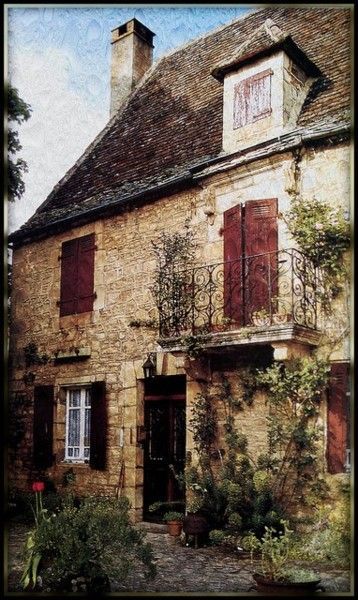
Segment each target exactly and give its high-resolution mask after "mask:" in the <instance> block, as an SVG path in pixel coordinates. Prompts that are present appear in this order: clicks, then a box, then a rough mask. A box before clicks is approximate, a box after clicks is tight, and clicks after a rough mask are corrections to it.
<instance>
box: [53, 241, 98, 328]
mask: <svg viewBox="0 0 358 600" xmlns="http://www.w3.org/2000/svg"><path fill="white" fill-rule="evenodd" d="M94 241H95V236H94V233H91V234H89V235H84V236H82V237H80V238H75V239H74V240H68V241H67V242H64V243H63V244H62V252H61V298H60V316H61V317H62V316H65V315H74V314H76V313H83V312H88V311H91V310H93V299H94V290H93V284H94V251H95V244H94Z"/></svg>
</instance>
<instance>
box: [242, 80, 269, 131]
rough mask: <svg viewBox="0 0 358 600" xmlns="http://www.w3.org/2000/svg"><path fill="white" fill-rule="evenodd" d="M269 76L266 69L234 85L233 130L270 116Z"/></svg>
mask: <svg viewBox="0 0 358 600" xmlns="http://www.w3.org/2000/svg"><path fill="white" fill-rule="evenodd" d="M271 75H272V70H271V69H267V70H266V71H262V72H261V73H257V74H256V75H252V76H251V77H247V78H246V79H244V80H243V81H240V82H239V83H237V84H236V85H235V87H234V111H233V129H238V128H239V127H243V126H244V125H248V124H250V123H253V122H254V121H256V120H258V119H262V118H264V117H266V116H268V115H270V114H271Z"/></svg>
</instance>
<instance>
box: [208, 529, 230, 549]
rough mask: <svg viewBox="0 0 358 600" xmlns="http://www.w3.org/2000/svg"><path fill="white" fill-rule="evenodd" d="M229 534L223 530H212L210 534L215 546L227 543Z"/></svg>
mask: <svg viewBox="0 0 358 600" xmlns="http://www.w3.org/2000/svg"><path fill="white" fill-rule="evenodd" d="M226 537H227V534H226V533H225V531H223V530H222V529H212V530H211V531H210V532H209V540H210V541H211V543H212V544H214V545H221V544H222V543H223V542H225V540H226Z"/></svg>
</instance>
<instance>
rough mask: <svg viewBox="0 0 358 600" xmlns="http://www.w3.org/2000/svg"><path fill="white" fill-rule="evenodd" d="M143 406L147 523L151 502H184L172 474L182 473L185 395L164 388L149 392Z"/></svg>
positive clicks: (181, 490)
mask: <svg viewBox="0 0 358 600" xmlns="http://www.w3.org/2000/svg"><path fill="white" fill-rule="evenodd" d="M165 379H174V378H169V377H168V378H165ZM175 379H176V378H175ZM171 387H172V386H171ZM153 392H154V393H153ZM158 392H161V393H158ZM144 402H145V404H144V427H145V431H146V439H145V444H144V498H143V506H144V518H146V519H150V518H151V517H152V516H153V515H152V514H151V513H150V511H149V506H150V505H151V504H153V503H154V502H171V501H175V500H183V499H184V490H183V489H181V488H180V486H179V484H178V481H177V479H176V478H175V474H179V473H182V472H183V470H184V465H185V438H186V426H185V394H183V393H174V391H173V390H171V389H165V385H164V389H162V390H159V389H154V390H153V389H152V390H149V392H147V393H146V395H145V400H144Z"/></svg>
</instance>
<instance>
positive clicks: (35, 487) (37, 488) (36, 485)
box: [32, 481, 45, 492]
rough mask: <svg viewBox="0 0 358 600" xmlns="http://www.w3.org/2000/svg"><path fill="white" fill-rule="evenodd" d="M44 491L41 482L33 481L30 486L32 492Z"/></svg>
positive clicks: (43, 485)
mask: <svg viewBox="0 0 358 600" xmlns="http://www.w3.org/2000/svg"><path fill="white" fill-rule="evenodd" d="M44 489H45V484H44V482H43V481H35V482H34V483H33V484H32V491H33V492H43V491H44Z"/></svg>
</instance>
